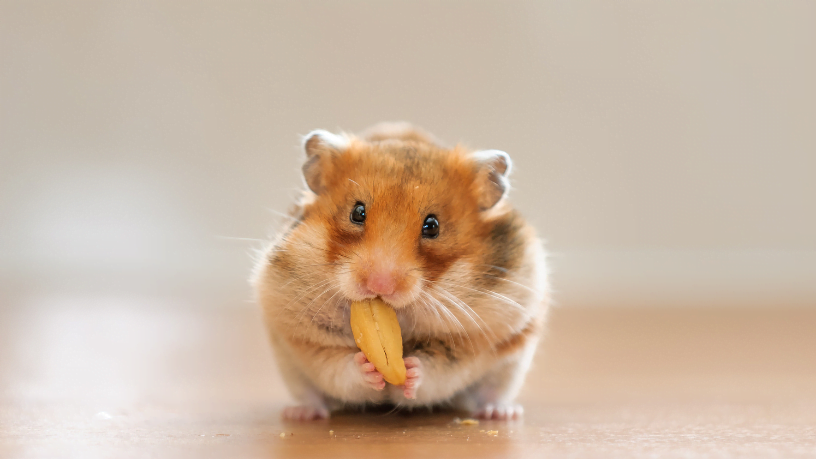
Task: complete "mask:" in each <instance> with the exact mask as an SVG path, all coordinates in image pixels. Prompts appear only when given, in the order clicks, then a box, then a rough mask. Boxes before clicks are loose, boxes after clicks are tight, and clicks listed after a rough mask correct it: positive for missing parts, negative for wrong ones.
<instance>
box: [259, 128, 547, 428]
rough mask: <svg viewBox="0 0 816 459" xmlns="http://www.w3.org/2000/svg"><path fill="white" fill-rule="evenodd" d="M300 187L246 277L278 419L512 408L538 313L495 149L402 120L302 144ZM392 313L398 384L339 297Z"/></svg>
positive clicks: (492, 415) (541, 282)
mask: <svg viewBox="0 0 816 459" xmlns="http://www.w3.org/2000/svg"><path fill="white" fill-rule="evenodd" d="M303 150H304V153H305V155H306V161H305V163H304V164H303V168H302V171H303V179H304V182H305V185H306V186H305V190H304V191H303V195H302V197H301V198H300V200H299V202H298V203H297V204H296V205H295V206H294V207H293V210H292V211H291V216H292V220H291V222H288V223H287V224H286V225H285V227H284V228H282V231H281V232H280V233H279V235H278V236H277V237H276V238H275V240H274V241H273V242H272V243H271V244H270V245H269V247H268V248H267V249H266V250H265V252H264V254H263V256H262V257H261V258H260V260H259V261H258V262H257V264H256V267H255V271H254V274H253V278H252V284H253V286H254V290H255V294H256V298H257V301H258V303H259V304H260V306H261V307H262V309H263V313H264V320H265V326H266V327H267V329H268V331H269V336H270V339H271V342H272V347H273V350H274V354H275V357H276V360H277V363H278V365H279V367H280V370H281V374H282V376H283V379H284V380H285V382H286V385H287V387H288V388H289V390H290V392H291V394H292V396H293V397H294V399H295V400H296V401H297V405H296V406H291V407H287V408H286V409H285V410H284V412H283V417H284V418H286V419H291V420H313V419H320V418H327V417H329V416H330V413H331V411H332V410H336V409H340V408H348V407H365V406H370V405H386V406H396V407H407V408H409V409H410V408H413V407H429V408H434V407H450V408H453V409H458V410H465V411H468V412H471V413H472V415H474V416H478V417H481V418H486V419H512V418H516V417H519V416H521V415H522V412H523V410H522V407H521V406H519V405H517V404H516V403H515V402H514V399H515V397H516V395H517V394H518V392H519V390H520V388H521V386H522V383H523V381H524V377H525V374H526V373H527V370H528V369H529V367H530V363H531V361H532V359H533V355H534V353H535V350H536V346H537V344H538V342H539V339H540V337H541V334H542V329H543V326H544V321H545V318H546V312H547V308H548V305H549V289H548V282H547V269H546V264H545V254H544V249H543V245H542V242H541V241H540V240H539V239H538V237H537V236H536V233H535V231H534V230H533V228H532V227H531V226H530V225H529V224H528V223H526V222H525V220H524V219H523V218H522V216H521V215H519V213H518V212H517V211H516V210H514V209H513V208H512V207H511V206H510V204H509V203H508V201H507V192H508V190H509V188H510V186H509V182H508V176H509V174H510V171H511V168H512V163H511V160H510V157H509V156H508V155H507V154H506V153H505V152H503V151H498V150H485V151H476V152H471V151H468V150H467V149H465V148H464V147H462V146H455V147H452V148H447V147H444V146H442V145H441V144H440V143H439V141H437V140H436V139H435V138H434V137H432V136H431V135H430V134H427V133H425V132H423V131H421V130H419V129H416V128H414V127H412V126H410V125H408V124H405V123H390V124H380V125H377V126H374V127H373V128H370V129H368V130H367V131H365V132H364V133H362V134H360V135H359V136H355V135H349V134H333V133H330V132H327V131H323V130H316V131H313V132H311V133H309V134H308V135H306V136H305V138H304V140H303ZM374 297H380V298H381V299H382V300H383V301H385V302H386V303H388V304H390V305H391V306H392V307H393V308H394V309H395V310H396V313H397V317H398V320H399V323H400V327H401V329H402V338H403V348H404V357H405V364H406V368H407V373H406V374H407V379H406V382H405V384H404V385H403V386H399V387H397V386H393V385H391V384H387V383H386V382H385V381H384V380H383V378H382V375H381V374H380V373H379V372H377V371H376V370H375V369H374V366H373V364H371V363H370V362H368V361H367V360H366V358H365V355H363V354H362V352H360V351H359V349H358V348H357V346H356V345H355V342H354V339H353V337H352V333H351V327H350V324H349V309H350V302H351V301H359V300H364V299H367V298H374Z"/></svg>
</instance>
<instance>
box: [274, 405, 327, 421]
mask: <svg viewBox="0 0 816 459" xmlns="http://www.w3.org/2000/svg"><path fill="white" fill-rule="evenodd" d="M283 419H285V420H287V421H316V420H318V419H329V410H328V409H326V407H324V406H310V405H296V406H287V407H286V408H284V409H283Z"/></svg>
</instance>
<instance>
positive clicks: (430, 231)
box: [422, 215, 439, 239]
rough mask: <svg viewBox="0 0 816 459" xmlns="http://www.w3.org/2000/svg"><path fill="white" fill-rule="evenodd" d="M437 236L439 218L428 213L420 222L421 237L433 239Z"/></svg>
mask: <svg viewBox="0 0 816 459" xmlns="http://www.w3.org/2000/svg"><path fill="white" fill-rule="evenodd" d="M437 236H439V220H437V219H436V215H428V216H427V217H425V223H423V224H422V237H426V238H428V239H435V238H436V237H437Z"/></svg>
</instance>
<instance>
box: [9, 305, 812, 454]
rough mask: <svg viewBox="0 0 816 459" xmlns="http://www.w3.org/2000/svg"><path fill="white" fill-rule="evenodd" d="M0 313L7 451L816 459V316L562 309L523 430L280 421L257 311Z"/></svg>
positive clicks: (161, 308) (385, 417) (448, 420)
mask: <svg viewBox="0 0 816 459" xmlns="http://www.w3.org/2000/svg"><path fill="white" fill-rule="evenodd" d="M2 301H3V304H2V306H0V457H3V458H7V457H77V458H80V457H81V458H93V457H112V458H113V457H115V458H123V457H161V458H164V457H196V458H198V457H332V458H346V457H348V458H352V457H353V458H360V457H366V458H367V457H386V458H388V459H396V458H402V457H422V458H430V457H470V458H480V457H512V458H523V457H530V458H533V457H535V458H541V457H556V458H557V457H582V458H583V457H599V458H600V457H603V458H610V457H612V458H614V457H626V458H630V457H678V458H679V457H683V458H688V457H718V458H719V457H785V458H788V457H816V308H811V309H786V308H784V307H773V308H767V309H741V308H736V307H735V308H727V307H723V308H714V309H705V308H694V307H688V308H683V309H665V308H660V307H659V306H658V307H654V308H642V309H636V308H623V307H618V308H613V307H605V308H601V307H597V308H589V307H587V308H579V307H564V308H560V309H556V310H554V311H553V313H552V315H551V320H550V322H549V335H548V337H547V339H546V341H545V342H544V344H543V346H542V348H541V352H540V354H539V356H538V358H537V361H536V365H535V368H534V369H533V372H532V373H531V375H530V378H529V380H528V383H527V385H526V387H525V390H524V392H523V395H522V401H523V402H524V404H525V407H526V409H527V414H526V416H525V418H524V419H523V420H521V421H516V422H509V423H504V422H482V423H480V424H479V425H462V424H457V423H456V422H455V418H456V417H463V414H461V413H448V412H441V413H383V412H374V413H364V414H359V413H357V414H355V413H340V414H337V415H335V416H334V417H333V418H332V419H331V420H329V421H324V422H317V423H312V424H287V423H283V422H282V421H281V420H280V411H281V408H282V407H283V406H284V404H285V403H286V401H287V395H286V392H285V389H284V387H283V386H282V384H281V381H280V379H279V377H278V375H277V373H276V371H275V368H274V364H273V361H272V357H271V353H270V352H269V349H268V347H267V345H266V342H265V336H264V334H263V330H262V329H261V327H260V324H259V316H258V313H257V311H256V310H255V309H254V308H253V307H252V306H251V305H247V304H234V305H227V304H222V305H213V304H208V302H206V301H200V302H191V301H181V300H175V301H174V300H166V299H139V298H120V297H110V298H100V297H90V298H88V297H69V296H51V297H20V298H5V299H2Z"/></svg>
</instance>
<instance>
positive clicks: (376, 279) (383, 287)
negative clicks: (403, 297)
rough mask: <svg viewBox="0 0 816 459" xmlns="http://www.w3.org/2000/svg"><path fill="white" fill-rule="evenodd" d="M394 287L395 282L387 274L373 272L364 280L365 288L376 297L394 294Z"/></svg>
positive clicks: (392, 277) (391, 275) (390, 275)
mask: <svg viewBox="0 0 816 459" xmlns="http://www.w3.org/2000/svg"><path fill="white" fill-rule="evenodd" d="M396 286H397V281H396V279H394V275H393V274H392V273H389V272H382V271H375V272H373V273H371V274H369V276H368V279H367V280H366V288H367V289H368V290H369V291H371V292H372V293H376V294H377V295H390V294H392V293H394V289H395V288H396Z"/></svg>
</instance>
